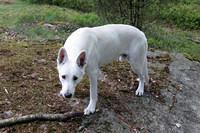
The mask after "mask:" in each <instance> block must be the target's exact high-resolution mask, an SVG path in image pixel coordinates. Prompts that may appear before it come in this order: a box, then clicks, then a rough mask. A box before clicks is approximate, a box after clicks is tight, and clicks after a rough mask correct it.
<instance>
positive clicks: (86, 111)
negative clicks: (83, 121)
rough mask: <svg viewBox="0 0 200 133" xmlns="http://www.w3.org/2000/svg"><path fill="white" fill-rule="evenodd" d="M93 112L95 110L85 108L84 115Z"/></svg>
mask: <svg viewBox="0 0 200 133" xmlns="http://www.w3.org/2000/svg"><path fill="white" fill-rule="evenodd" d="M94 112H95V108H91V107H87V108H86V109H84V115H89V114H92V113H94Z"/></svg>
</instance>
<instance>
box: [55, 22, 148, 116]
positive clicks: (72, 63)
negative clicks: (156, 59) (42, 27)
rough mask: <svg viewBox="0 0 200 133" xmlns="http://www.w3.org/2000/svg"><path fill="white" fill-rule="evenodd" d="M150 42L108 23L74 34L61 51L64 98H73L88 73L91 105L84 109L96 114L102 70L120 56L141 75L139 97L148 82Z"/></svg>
mask: <svg viewBox="0 0 200 133" xmlns="http://www.w3.org/2000/svg"><path fill="white" fill-rule="evenodd" d="M147 49H148V45H147V39H146V37H145V35H144V33H143V32H142V31H140V30H139V29H137V28H135V27H133V26H130V25H123V24H109V25H105V26H99V27H94V28H88V27H85V28H80V29H78V30H76V31H75V32H73V33H72V34H71V35H70V36H69V37H68V39H67V40H66V42H65V45H64V47H62V48H61V49H60V50H59V53H58V59H57V69H58V73H59V79H60V81H61V83H62V90H61V91H60V94H61V95H62V96H63V97H64V98H70V97H72V96H73V95H74V92H75V87H76V85H77V84H78V83H79V82H80V81H81V79H82V78H83V76H84V74H85V72H86V73H87V74H88V76H89V79H90V102H89V105H88V107H87V108H86V109H85V110H84V114H85V115H88V114H90V113H94V112H95V108H96V103H97V78H99V77H101V76H102V75H101V72H100V70H99V67H100V66H102V65H104V64H106V63H108V62H110V61H112V60H114V59H117V58H118V57H119V59H120V61H123V60H124V59H125V58H127V59H128V60H129V61H130V64H131V68H132V69H133V71H134V72H135V73H136V74H138V76H139V86H138V88H137V90H136V95H139V96H141V95H143V93H144V82H146V83H148V79H149V78H148V70H147V57H146V56H147Z"/></svg>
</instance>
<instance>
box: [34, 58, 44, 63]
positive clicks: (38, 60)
mask: <svg viewBox="0 0 200 133" xmlns="http://www.w3.org/2000/svg"><path fill="white" fill-rule="evenodd" d="M34 61H35V62H37V63H43V62H46V60H45V59H34Z"/></svg>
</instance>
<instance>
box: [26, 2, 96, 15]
mask: <svg viewBox="0 0 200 133" xmlns="http://www.w3.org/2000/svg"><path fill="white" fill-rule="evenodd" d="M23 1H29V2H31V3H39V4H42V3H43V4H44V3H46V4H53V5H57V6H62V7H68V8H72V9H76V10H80V11H83V12H91V11H93V10H94V8H95V4H94V0H23Z"/></svg>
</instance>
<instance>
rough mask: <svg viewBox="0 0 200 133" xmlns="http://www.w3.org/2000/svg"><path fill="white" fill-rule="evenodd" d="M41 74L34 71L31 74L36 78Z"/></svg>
mask: <svg viewBox="0 0 200 133" xmlns="http://www.w3.org/2000/svg"><path fill="white" fill-rule="evenodd" d="M38 76H39V73H32V74H31V78H36V77H38Z"/></svg>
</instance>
